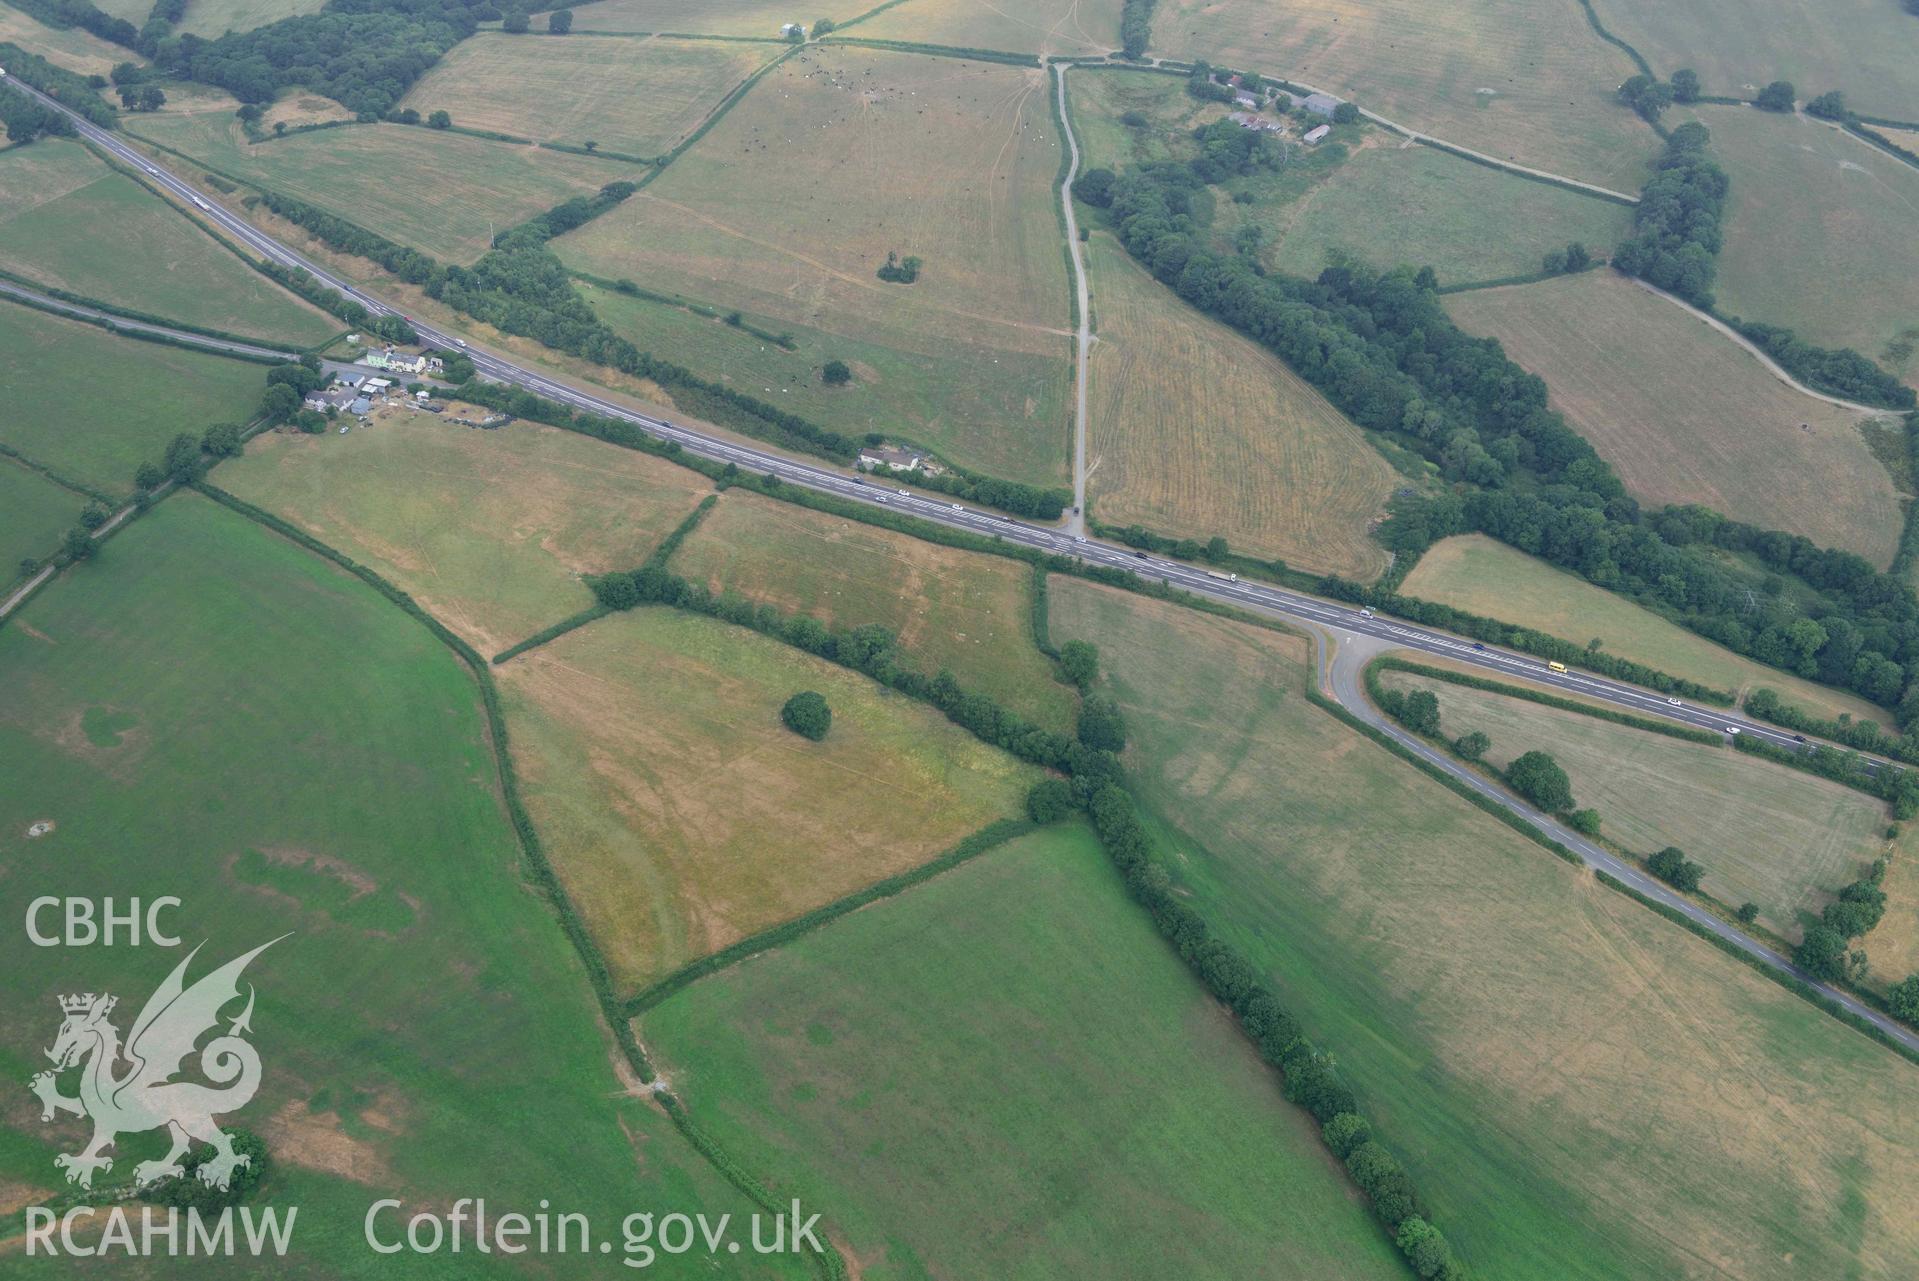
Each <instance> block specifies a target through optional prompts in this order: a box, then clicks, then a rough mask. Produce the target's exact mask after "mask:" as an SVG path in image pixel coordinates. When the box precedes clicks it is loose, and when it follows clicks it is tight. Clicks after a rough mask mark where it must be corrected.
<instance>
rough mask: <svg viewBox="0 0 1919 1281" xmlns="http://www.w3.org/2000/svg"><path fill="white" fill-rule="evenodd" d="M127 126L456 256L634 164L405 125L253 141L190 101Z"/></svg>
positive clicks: (628, 172) (464, 257)
mask: <svg viewBox="0 0 1919 1281" xmlns="http://www.w3.org/2000/svg"><path fill="white" fill-rule="evenodd" d="M455 123H457V121H456V122H455ZM127 133H128V134H129V135H131V136H133V137H136V138H142V139H146V140H149V141H152V142H157V143H161V144H163V145H165V146H168V147H172V148H174V149H175V150H178V151H181V152H184V153H185V154H186V155H188V156H191V157H192V158H193V159H195V160H198V161H200V162H202V163H203V164H206V165H209V166H211V167H212V168H214V169H217V170H219V171H220V172H222V173H225V174H229V175H231V176H232V177H234V178H238V179H241V180H243V181H246V182H250V183H255V184H257V185H259V186H261V187H265V188H267V189H269V190H272V191H278V192H281V193H283V194H285V195H289V196H293V197H296V198H298V199H300V200H305V201H308V202H309V203H312V204H315V205H318V206H320V207H321V208H323V209H326V210H329V211H331V212H333V213H336V214H339V215H340V216H341V217H343V218H347V219H349V220H351V221H353V222H356V223H358V224H359V225H360V226H362V227H365V228H367V229H368V230H371V231H376V232H378V233H380V234H381V235H383V236H385V237H387V238H388V239H389V240H397V241H399V242H400V243H401V244H404V245H411V246H413V247H414V248H416V249H421V250H425V251H426V252H427V253H430V254H433V255H434V256H436V257H439V258H441V259H444V260H446V261H449V262H459V263H471V262H472V261H474V260H475V259H476V258H478V257H479V256H480V255H481V254H483V253H485V252H486V249H487V246H488V245H489V244H490V243H491V241H490V239H489V237H490V236H492V235H493V234H495V233H497V232H501V231H505V230H506V229H507V228H508V227H511V226H513V225H515V224H516V223H520V222H524V221H525V220H526V219H528V218H530V217H532V216H533V215H534V214H537V213H543V212H545V211H546V210H548V209H550V208H552V207H553V206H554V205H557V204H559V203H560V202H561V201H564V200H568V199H571V198H572V197H574V196H581V195H591V194H592V193H594V192H596V191H598V190H599V189H600V188H601V187H602V186H604V185H605V184H607V183H609V182H614V181H618V180H630V179H632V178H633V177H634V175H635V170H634V168H633V166H632V165H630V164H627V163H625V162H623V161H617V160H596V159H593V158H591V157H588V156H575V155H569V154H567V153H566V152H563V151H551V150H548V149H546V148H543V147H523V146H517V145H515V144H512V143H502V142H487V141H485V140H483V139H479V138H468V137H465V136H463V135H461V134H454V133H441V132H439V131H437V130H429V129H423V128H409V127H407V126H405V125H386V124H380V125H353V126H349V127H347V128H342V129H323V130H320V131H319V132H317V133H307V134H296V135H292V136H289V137H286V138H282V139H277V140H272V141H267V142H261V143H249V142H248V141H247V140H246V135H245V134H244V133H243V132H241V129H240V124H239V122H238V121H237V120H235V119H233V117H232V116H231V115H228V114H224V113H221V114H215V113H213V112H196V113H193V114H181V115H171V116H170V115H166V114H156V115H153V116H149V117H146V118H144V119H141V120H139V121H137V122H135V123H133V124H132V126H131V127H130V128H128V130H127Z"/></svg>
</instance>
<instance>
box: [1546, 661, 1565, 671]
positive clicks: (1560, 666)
mask: <svg viewBox="0 0 1919 1281" xmlns="http://www.w3.org/2000/svg"><path fill="white" fill-rule="evenodd" d="M1546 670H1548V671H1553V672H1563V671H1565V670H1566V665H1565V664H1564V663H1562V662H1559V661H1558V660H1557V659H1555V660H1554V661H1552V662H1550V663H1547V664H1546Z"/></svg>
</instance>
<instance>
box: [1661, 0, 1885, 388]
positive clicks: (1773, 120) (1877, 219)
mask: <svg viewBox="0 0 1919 1281" xmlns="http://www.w3.org/2000/svg"><path fill="white" fill-rule="evenodd" d="M1900 16H1906V15H1900ZM1915 25H1919V22H1915ZM1815 92H1816V91H1815ZM1697 117H1698V119H1699V120H1700V122H1701V123H1703V124H1704V125H1705V126H1706V127H1707V128H1708V129H1710V130H1711V131H1712V149H1713V153H1714V154H1715V155H1716V156H1717V157H1718V159H1719V162H1720V164H1721V165H1723V166H1724V167H1725V170H1726V173H1727V174H1728V175H1730V176H1731V178H1732V194H1731V196H1730V198H1729V199H1728V200H1727V202H1726V219H1725V224H1724V227H1725V237H1726V244H1725V248H1724V249H1722V250H1721V251H1720V254H1719V279H1718V285H1717V288H1716V292H1717V294H1718V298H1719V305H1720V306H1721V307H1722V308H1723V309H1724V310H1726V311H1729V312H1731V313H1733V314H1734V315H1738V316H1743V317H1746V318H1747V319H1749V320H1763V321H1765V322H1767V323H1768V324H1774V325H1785V326H1787V327H1789V328H1790V329H1792V330H1793V331H1794V332H1796V333H1797V334H1798V335H1799V336H1800V337H1801V338H1804V339H1805V340H1806V341H1807V342H1811V343H1817V344H1819V345H1820V346H1824V347H1852V348H1854V349H1855V350H1858V351H1860V352H1863V353H1864V354H1866V355H1867V356H1871V357H1873V358H1875V359H1884V353H1885V348H1886V345H1887V344H1888V343H1890V342H1892V341H1893V340H1894V339H1896V338H1898V337H1899V336H1900V334H1901V333H1902V332H1904V331H1905V330H1907V329H1909V328H1911V327H1912V326H1913V324H1914V316H1915V315H1919V238H1916V237H1915V236H1914V234H1913V232H1914V228H1915V214H1914V210H1915V209H1919V169H1913V168H1911V167H1910V166H1908V165H1906V164H1904V163H1903V162H1902V161H1900V160H1898V159H1896V158H1894V157H1892V156H1889V155H1887V154H1886V153H1885V152H1883V151H1880V150H1879V149H1878V148H1876V147H1873V146H1870V145H1868V144H1867V143H1866V142H1865V141H1863V140H1862V139H1859V138H1854V137H1852V136H1851V135H1849V134H1846V133H1843V132H1841V131H1839V130H1836V129H1833V128H1831V127H1830V126H1828V125H1825V124H1822V123H1821V122H1819V121H1817V120H1814V119H1812V118H1811V117H1809V116H1781V115H1774V114H1772V113H1770V112H1764V111H1757V110H1754V109H1752V108H1749V107H1709V108H1701V109H1699V111H1698V113H1697ZM1782 191H1790V192H1793V193H1794V198H1793V199H1791V200H1780V199H1778V194H1779V193H1780V192H1782ZM1886 363H1887V364H1888V365H1889V367H1892V368H1895V369H1897V368H1900V367H1901V366H1900V362H1898V361H1892V360H1887V361H1886Z"/></svg>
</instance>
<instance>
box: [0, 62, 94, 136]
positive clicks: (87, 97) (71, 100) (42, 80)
mask: <svg viewBox="0 0 1919 1281" xmlns="http://www.w3.org/2000/svg"><path fill="white" fill-rule="evenodd" d="M0 67H5V68H6V71H7V74H8V75H10V76H18V77H19V78H20V81H21V83H23V84H27V85H31V86H32V87H33V88H35V89H38V90H39V91H40V92H41V93H44V94H46V95H47V97H49V98H52V99H53V100H54V101H56V102H58V103H59V104H60V105H61V106H63V107H66V108H68V109H69V110H71V111H74V112H76V113H78V114H79V115H80V116H82V117H84V118H85V119H86V121H87V123H89V124H93V125H98V126H99V127H100V128H102V129H111V128H113V127H114V122H115V121H116V120H117V119H118V117H117V116H116V115H115V114H114V110H113V108H112V107H110V106H108V105H107V101H106V99H104V98H102V97H101V96H100V95H99V94H98V93H96V92H94V91H95V90H96V89H97V88H99V87H101V85H104V84H105V83H106V81H105V80H104V79H101V81H100V85H95V84H94V83H93V82H92V81H90V80H89V79H88V78H87V77H85V76H81V75H76V74H74V73H73V72H71V71H68V70H67V69H66V68H65V67H60V66H55V65H54V64H53V63H51V62H48V61H47V60H46V59H45V58H42V57H41V56H40V55H39V54H35V53H28V52H27V51H26V50H25V49H22V48H21V47H20V46H19V45H17V44H11V43H0ZM17 96H18V95H16V94H11V93H7V94H0V98H13V97H17ZM42 132H48V131H47V130H42Z"/></svg>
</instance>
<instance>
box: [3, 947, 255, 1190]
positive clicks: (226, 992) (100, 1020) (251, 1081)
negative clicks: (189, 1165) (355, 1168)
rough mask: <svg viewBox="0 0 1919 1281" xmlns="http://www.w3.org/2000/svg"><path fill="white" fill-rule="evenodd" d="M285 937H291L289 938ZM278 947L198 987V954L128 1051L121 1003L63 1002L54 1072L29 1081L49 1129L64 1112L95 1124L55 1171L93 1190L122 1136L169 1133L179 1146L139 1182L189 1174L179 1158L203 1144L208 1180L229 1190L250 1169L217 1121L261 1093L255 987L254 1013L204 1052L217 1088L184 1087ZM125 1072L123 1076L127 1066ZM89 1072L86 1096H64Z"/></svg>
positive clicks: (156, 999) (151, 1003) (150, 1012)
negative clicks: (224, 1014)
mask: <svg viewBox="0 0 1919 1281" xmlns="http://www.w3.org/2000/svg"><path fill="white" fill-rule="evenodd" d="M281 937H282V938H284V937H285V936H284V935H282V936H281ZM279 941H280V940H279V939H273V940H271V941H270V942H266V943H262V944H261V945H260V946H259V947H256V948H254V949H253V950H252V951H251V952H248V953H247V954H246V955H244V956H241V957H239V958H237V959H235V960H232V961H229V962H227V963H226V964H225V965H223V966H221V967H220V968H219V969H217V970H215V971H213V972H212V973H211V974H208V975H206V976H204V977H203V978H201V979H199V980H197V981H196V982H195V983H194V984H193V986H191V987H188V986H186V983H185V977H186V971H187V966H188V965H189V964H190V963H191V962H192V960H193V958H194V957H195V956H197V955H199V952H200V949H199V948H197V947H196V948H194V949H193V951H192V952H189V953H188V954H187V957H186V959H185V960H183V961H181V962H180V964H178V965H176V966H175V967H174V968H173V973H171V974H169V975H167V978H166V981H165V982H164V983H162V984H161V985H160V987H159V990H157V991H156V992H154V994H153V995H152V996H151V997H149V998H148V999H147V1003H146V1005H145V1006H144V1007H143V1008H142V1009H141V1011H140V1016H139V1017H138V1018H136V1019H135V1020H134V1021H133V1027H132V1030H131V1031H129V1032H128V1033H127V1039H126V1044H125V1045H124V1047H123V1046H122V1044H121V1041H120V1032H119V1029H117V1028H115V1027H114V1026H113V1024H112V1023H111V1022H110V1021H109V1020H108V1016H109V1015H110V1014H112V1013H113V1007H114V1005H115V1004H116V1003H117V998H115V997H113V996H111V995H109V994H107V993H104V992H103V993H100V994H99V995H97V996H96V995H95V994H93V993H91V992H88V993H86V994H84V995H77V996H63V997H61V998H60V1012H61V1013H62V1014H63V1015H65V1016H66V1017H65V1019H64V1021H63V1022H62V1023H61V1024H60V1034H59V1036H57V1037H55V1038H54V1042H53V1048H52V1049H50V1050H48V1051H47V1052H46V1053H47V1057H48V1058H49V1059H52V1060H53V1068H52V1070H50V1071H45V1072H41V1073H39V1074H37V1075H36V1076H34V1078H33V1079H32V1080H31V1081H30V1082H28V1085H29V1086H30V1087H31V1088H32V1090H33V1092H34V1094H35V1095H37V1096H38V1097H39V1099H40V1105H41V1112H40V1119H41V1120H42V1121H51V1120H53V1118H54V1114H55V1113H58V1112H71V1113H73V1114H74V1115H75V1116H84V1117H90V1118H92V1120H93V1140H92V1142H90V1143H88V1144H87V1146H86V1148H85V1149H84V1150H82V1151H80V1152H75V1153H63V1154H62V1155H60V1156H57V1157H55V1158H54V1164H55V1165H57V1166H59V1167H60V1168H61V1169H62V1170H65V1171H66V1175H67V1182H69V1183H77V1184H78V1185H80V1186H81V1187H83V1188H90V1187H92V1186H93V1176H94V1174H95V1172H96V1171H107V1170H111V1169H112V1168H113V1158H111V1157H108V1156H104V1155H102V1153H103V1152H104V1151H105V1150H106V1149H107V1148H110V1147H112V1146H113V1141H114V1140H115V1139H116V1138H117V1137H119V1136H120V1135H122V1134H127V1133H136V1132H138V1131H141V1130H157V1129H160V1128H161V1127H163V1126H164V1127H165V1128H166V1130H167V1131H168V1132H169V1134H170V1136H171V1138H172V1147H171V1148H170V1149H169V1150H168V1152H167V1154H166V1155H165V1156H164V1157H162V1158H160V1159H159V1160H157V1161H142V1162H140V1164H138V1165H136V1166H134V1167H133V1181H134V1183H135V1184H136V1185H145V1184H148V1183H152V1182H155V1181H156V1180H159V1179H164V1178H168V1177H171V1176H176V1175H180V1174H184V1173H185V1170H184V1168H183V1167H182V1166H181V1164H180V1158H181V1157H182V1156H184V1155H186V1153H187V1150H188V1149H189V1148H191V1147H192V1145H193V1143H194V1142H195V1141H196V1140H197V1141H198V1142H201V1143H208V1144H211V1145H212V1146H213V1155H212V1157H210V1158H209V1159H208V1160H206V1161H204V1162H203V1163H201V1165H200V1168H199V1170H198V1171H197V1173H198V1174H199V1177H200V1180H201V1182H203V1183H206V1184H208V1185H210V1186H212V1187H215V1188H219V1189H222V1190H224V1189H225V1188H226V1186H227V1184H228V1182H229V1181H230V1180H231V1179H232V1178H233V1172H234V1171H235V1170H236V1169H239V1168H240V1167H241V1166H243V1165H246V1164H247V1163H248V1159H247V1157H246V1155H245V1154H244V1153H239V1152H235V1151H234V1150H233V1140H232V1138H231V1137H230V1136H228V1135H227V1134H226V1132H225V1131H223V1130H221V1129H220V1127H219V1126H218V1125H215V1124H214V1121H213V1118H214V1117H215V1116H221V1115H225V1114H226V1113H229V1112H233V1111H236V1110H237V1109H239V1108H241V1107H244V1106H245V1105H246V1103H247V1101H248V1100H250V1099H251V1098H252V1097H253V1095H254V1092H255V1091H256V1090H258V1089H259V1088H260V1055H259V1052H258V1051H256V1050H255V1049H254V1048H253V1046H252V1045H250V1044H249V1043H248V1042H247V1041H246V1040H245V1039H244V1036H245V1034H246V1033H248V1032H250V1031H252V1030H253V1029H252V1026H251V1020H252V1018H253V995H254V993H253V986H252V984H248V985H247V993H246V997H247V1004H246V1008H245V1009H244V1010H242V1011H240V1013H239V1014H238V1015H237V1016H235V1017H234V1018H233V1019H232V1020H231V1022H229V1024H228V1025H227V1030H226V1032H225V1033H224V1034H223V1035H219V1036H215V1037H214V1038H213V1039H212V1040H210V1041H208V1042H207V1043H206V1046H205V1047H204V1048H203V1049H201V1050H200V1072H201V1074H202V1075H204V1076H205V1077H206V1079H207V1080H209V1081H211V1082H212V1083H213V1084H212V1085H211V1086H207V1085H202V1084H200V1083H199V1082H197V1081H181V1080H175V1079H174V1077H175V1076H177V1075H178V1074H179V1073H180V1071H181V1067H182V1065H183V1064H184V1063H185V1061H186V1059H187V1056H189V1055H190V1054H192V1053H193V1049H194V1045H195V1043H196V1042H197V1041H199V1039H200V1038H201V1037H202V1036H203V1035H204V1034H205V1033H207V1032H208V1031H213V1030H216V1029H217V1027H218V1025H219V1022H220V1011H221V1009H222V1008H224V1007H225V1006H226V1005H228V1004H230V1003H231V1002H233V1001H235V1000H238V999H239V997H240V974H241V972H242V971H244V970H245V969H246V967H247V963H248V962H250V961H252V960H253V958H254V957H256V956H258V955H260V953H262V952H264V951H266V950H267V949H268V948H269V947H272V946H273V944H274V943H277V942H279ZM123 1062H124V1063H125V1064H126V1067H125V1070H124V1071H121V1070H120V1068H121V1064H122V1063H123ZM76 1065H81V1067H80V1092H79V1094H78V1096H77V1097H74V1098H68V1097H67V1096H66V1095H64V1094H61V1093H60V1087H59V1085H58V1084H57V1080H58V1077H59V1074H60V1073H62V1072H65V1071H67V1070H68V1069H69V1068H72V1067H75V1066H76Z"/></svg>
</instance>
